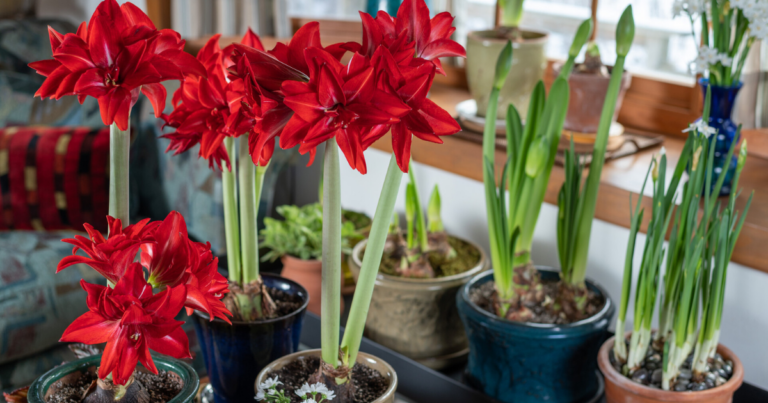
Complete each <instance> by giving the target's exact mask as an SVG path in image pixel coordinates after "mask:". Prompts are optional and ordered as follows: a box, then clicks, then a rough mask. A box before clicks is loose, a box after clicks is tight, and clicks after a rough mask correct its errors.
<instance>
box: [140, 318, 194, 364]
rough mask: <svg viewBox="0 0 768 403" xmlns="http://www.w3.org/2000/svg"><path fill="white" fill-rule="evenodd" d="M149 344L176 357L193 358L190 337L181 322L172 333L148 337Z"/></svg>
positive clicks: (160, 351)
mask: <svg viewBox="0 0 768 403" xmlns="http://www.w3.org/2000/svg"><path fill="white" fill-rule="evenodd" d="M147 345H148V346H149V348H151V349H152V350H155V351H157V352H158V353H160V354H165V355H169V356H171V357H174V358H192V353H190V352H189V339H188V338H187V334H186V333H184V330H183V329H182V328H181V322H179V326H178V327H177V328H176V330H174V331H172V332H171V333H170V334H167V335H165V336H163V337H148V338H147Z"/></svg>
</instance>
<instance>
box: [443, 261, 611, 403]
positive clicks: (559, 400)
mask: <svg viewBox="0 0 768 403" xmlns="http://www.w3.org/2000/svg"><path fill="white" fill-rule="evenodd" d="M539 272H540V273H541V275H542V279H550V280H557V279H558V278H559V272H557V271H554V270H550V269H543V268H539ZM488 281H493V271H491V270H488V271H486V272H483V273H480V274H478V275H477V276H475V278H473V279H472V280H470V281H469V282H468V283H467V284H466V285H464V287H463V288H462V289H461V291H460V292H459V293H458V294H457V295H456V301H457V304H458V308H459V316H460V317H461V320H462V321H463V322H464V328H465V330H466V331H467V337H468V338H469V363H468V365H467V372H466V376H467V380H468V381H469V383H470V384H472V385H473V386H475V387H476V388H478V389H480V390H481V391H482V392H483V393H485V394H487V395H490V396H493V397H495V398H496V399H499V400H501V401H502V402H515V403H524V402H544V401H546V402H551V403H565V402H568V403H575V402H582V401H585V400H589V399H590V397H592V396H594V395H595V394H596V393H597V391H598V387H599V381H598V379H597V376H596V374H595V370H596V369H597V353H598V351H599V350H600V346H601V345H602V343H603V342H604V341H605V340H606V339H607V338H608V333H607V329H608V324H609V322H610V321H611V318H612V316H613V311H614V309H615V308H614V305H613V303H612V302H611V299H610V298H609V297H608V294H607V293H606V292H605V290H604V289H602V288H601V287H600V286H598V285H597V284H595V283H593V282H591V281H589V280H587V286H588V287H589V288H590V289H591V290H592V291H594V292H596V293H598V294H601V295H602V296H604V297H605V301H606V303H605V306H604V307H603V309H602V310H601V311H600V312H598V313H597V314H596V315H594V316H592V317H591V318H588V319H585V320H582V321H579V322H575V323H572V324H569V325H546V324H537V323H518V322H511V321H508V320H505V319H501V318H499V317H497V316H496V315H494V314H492V313H490V312H488V311H485V310H483V309H482V308H480V307H479V306H477V305H476V304H474V303H473V302H472V301H470V298H469V291H470V290H471V289H474V288H476V287H478V286H480V285H482V284H484V283H486V282H488Z"/></svg>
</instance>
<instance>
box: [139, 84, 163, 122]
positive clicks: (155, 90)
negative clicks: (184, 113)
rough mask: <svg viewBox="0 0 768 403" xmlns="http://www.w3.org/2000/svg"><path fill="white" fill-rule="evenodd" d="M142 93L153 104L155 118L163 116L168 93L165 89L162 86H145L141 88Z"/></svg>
mask: <svg viewBox="0 0 768 403" xmlns="http://www.w3.org/2000/svg"><path fill="white" fill-rule="evenodd" d="M141 92H142V93H143V94H144V95H146V96H147V98H148V99H149V102H150V103H151V104H152V108H153V109H154V110H155V116H160V115H162V114H163V110H164V109H165V99H166V98H167V93H166V91H165V87H164V86H163V85H162V84H158V83H155V84H144V85H142V86H141Z"/></svg>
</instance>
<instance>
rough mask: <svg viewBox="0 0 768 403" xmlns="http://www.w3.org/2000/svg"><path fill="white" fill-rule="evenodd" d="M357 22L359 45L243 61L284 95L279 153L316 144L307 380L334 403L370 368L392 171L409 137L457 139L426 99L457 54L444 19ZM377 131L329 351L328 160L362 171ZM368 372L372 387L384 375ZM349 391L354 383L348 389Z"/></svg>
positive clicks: (332, 262)
mask: <svg viewBox="0 0 768 403" xmlns="http://www.w3.org/2000/svg"><path fill="white" fill-rule="evenodd" d="M360 16H361V18H362V20H363V31H364V35H363V38H364V40H363V43H362V45H361V44H357V43H346V44H341V45H332V46H331V47H329V48H326V49H325V50H324V49H321V48H319V47H318V46H320V45H319V43H320V41H319V37H317V38H316V40H315V42H312V43H307V46H305V47H304V48H302V49H300V50H299V53H298V57H296V56H297V55H296V53H294V59H290V58H288V63H287V64H286V63H283V62H281V61H279V60H278V59H277V58H275V57H272V56H270V55H269V54H268V53H265V52H259V51H248V53H247V54H246V57H247V58H248V59H250V60H252V62H258V63H259V66H260V67H263V68H260V69H258V71H256V70H255V69H254V71H253V72H254V75H253V76H252V77H253V79H254V82H255V83H257V84H258V85H259V86H273V85H274V86H273V87H272V88H276V87H278V86H277V84H280V85H279V88H280V89H281V91H280V95H283V96H284V97H283V98H281V99H280V102H282V104H280V106H277V107H282V108H286V109H288V114H289V115H290V120H289V122H288V123H287V124H286V126H285V127H284V128H283V130H282V131H281V132H279V133H274V134H273V136H274V135H277V134H279V135H280V145H281V147H292V146H295V145H299V151H300V152H301V153H311V154H313V155H314V153H315V148H316V147H317V146H318V145H320V144H322V143H323V142H324V143H325V157H324V169H323V187H324V190H323V255H322V260H323V283H322V285H323V292H322V305H321V311H322V316H321V346H322V349H321V351H320V352H319V353H320V360H317V364H314V365H316V366H317V369H316V370H315V371H316V372H315V373H314V374H312V375H311V376H309V378H310V379H311V382H312V383H316V382H322V383H324V384H325V385H326V387H328V388H329V389H330V390H332V391H333V392H334V394H335V396H336V397H335V398H334V401H342V402H348V401H351V400H352V398H353V395H354V393H355V391H354V387H353V386H352V385H353V383H352V380H351V378H353V377H356V375H355V371H356V368H361V370H363V371H366V369H365V368H366V367H368V368H369V369H370V366H368V364H367V362H368V361H369V360H368V359H366V357H365V356H363V355H361V354H359V349H360V342H361V340H362V337H363V328H364V325H365V318H366V316H367V314H368V308H369V305H370V300H371V294H372V293H373V287H374V283H375V280H376V274H377V272H378V268H379V264H380V262H381V256H382V253H383V249H384V243H385V241H386V236H387V232H388V231H387V230H388V227H389V222H390V219H391V217H392V213H393V210H394V204H395V199H396V197H397V190H398V188H399V185H400V180H401V178H402V173H403V172H407V171H408V162H409V160H410V143H411V140H412V136H413V135H416V136H417V137H419V138H422V139H425V140H428V141H432V142H437V143H440V142H441V140H440V136H444V135H449V134H453V133H456V132H457V131H459V126H458V124H457V123H456V121H455V120H453V118H452V117H451V116H450V115H449V114H448V113H447V112H446V111H444V110H442V109H441V108H440V107H438V106H437V105H435V104H434V103H433V102H432V101H430V100H429V99H427V98H426V95H427V92H428V90H429V87H430V85H431V83H432V80H433V78H434V75H435V73H436V71H437V70H438V69H439V67H440V64H439V62H438V61H437V60H436V59H437V58H438V57H442V56H447V55H457V54H458V55H461V56H463V53H464V52H463V48H461V46H459V45H458V44H456V43H455V42H453V41H451V40H449V39H448V38H447V37H448V35H450V33H451V32H452V31H453V28H452V27H451V22H452V20H453V17H451V16H450V14H448V13H441V14H438V15H437V16H435V17H434V18H433V19H431V20H430V19H429V10H428V9H427V6H426V4H425V3H424V1H423V0H406V1H404V2H403V4H402V5H401V6H400V8H399V10H398V13H397V16H396V17H392V16H390V15H388V14H386V13H384V12H379V13H378V15H377V17H376V18H375V19H374V18H373V17H371V16H370V15H368V14H365V13H361V14H360ZM308 25H314V26H316V25H317V23H316V22H311V23H309V24H308ZM295 39H296V36H294V40H295ZM236 46H237V45H236ZM240 48H242V47H240V46H237V47H236V49H240ZM339 49H342V50H352V51H353V52H355V53H354V54H353V55H352V58H351V59H350V61H349V63H348V64H347V65H346V66H345V65H342V64H341V63H340V62H339V61H338V58H337V57H341V54H342V53H343V51H342V52H337V51H338V50H339ZM274 53H275V55H276V56H277V57H278V58H279V55H281V54H285V53H287V54H288V55H289V56H290V55H291V53H289V52H285V53H283V50H282V49H277V50H276V51H274ZM302 56H303V57H302ZM292 66H296V67H292ZM262 84H263V85H262ZM387 131H391V133H392V141H393V149H394V152H393V155H392V158H391V160H390V164H389V168H388V170H387V174H386V177H385V179H384V185H383V187H382V192H381V195H380V200H379V203H378V205H377V208H376V213H375V215H374V219H373V224H372V226H371V231H370V236H369V241H368V253H366V255H365V257H364V259H363V262H362V268H361V270H360V277H359V279H358V283H357V288H356V290H355V295H354V298H353V300H352V306H351V309H350V314H349V319H348V321H347V326H346V330H345V333H344V337H343V339H342V341H341V343H339V323H340V317H339V316H340V314H339V287H340V280H341V222H342V221H341V204H340V198H341V183H340V179H339V178H340V170H339V154H338V152H339V149H341V150H342V152H343V154H344V156H345V158H346V160H347V162H348V163H349V164H350V166H351V167H352V168H353V169H356V170H358V171H360V172H361V173H365V172H366V164H365V158H364V154H363V151H364V150H365V149H366V148H367V147H368V146H370V145H371V144H372V143H373V142H374V141H375V140H377V139H378V138H380V137H381V136H383V135H384V134H385V133H386V132H387ZM317 354H318V352H317V351H314V352H313V351H309V352H302V354H300V355H297V356H293V357H290V358H286V359H283V360H279V361H278V362H276V363H275V364H280V365H281V366H282V365H284V364H283V363H285V362H286V361H290V360H293V361H296V360H299V359H301V360H307V359H309V358H310V357H311V356H312V355H315V356H317ZM301 357H303V358H301ZM379 361H380V360H379ZM305 362H306V361H305ZM355 364H362V365H355ZM369 369H368V370H367V371H369ZM377 373H378V377H379V378H378V379H381V377H386V376H387V374H382V373H380V372H377ZM267 377H271V375H270V374H269V371H267V370H264V371H262V372H261V374H259V378H258V382H263V381H264V380H266V379H267ZM367 379H371V378H370V377H368V378H367ZM395 379H396V378H391V380H390V381H388V382H391V383H390V385H388V387H389V388H390V389H391V390H392V391H393V389H394V387H395V385H393V383H394V382H395ZM361 380H365V379H361ZM382 382H387V381H382ZM379 384H381V383H379ZM357 387H361V385H360V384H359V383H358V385H357ZM286 393H290V391H289V392H286ZM381 393H383V394H380V396H379V397H378V398H377V399H375V401H393V399H394V396H393V395H394V393H390V392H387V391H384V392H381ZM337 399H338V400H337Z"/></svg>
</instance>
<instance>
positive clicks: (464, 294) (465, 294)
mask: <svg viewBox="0 0 768 403" xmlns="http://www.w3.org/2000/svg"><path fill="white" fill-rule="evenodd" d="M535 267H536V270H538V271H543V272H554V273H557V274H558V275H559V274H560V271H559V270H556V269H554V268H552V267H548V266H538V265H536V266H535ZM492 275H493V269H488V270H486V271H484V272H482V273H479V274H478V275H476V276H475V277H473V278H472V279H471V280H469V281H468V282H467V283H466V284H464V287H462V288H461V291H459V295H461V298H462V299H464V302H466V304H467V305H468V306H470V307H471V308H472V309H473V310H475V311H476V312H478V313H480V314H481V315H483V316H484V317H485V318H486V319H488V320H490V321H492V322H494V323H498V324H503V325H505V326H518V327H521V328H532V329H542V330H549V329H552V330H555V329H556V330H561V331H565V330H568V329H575V328H579V327H583V326H586V325H592V324H594V323H596V322H598V321H600V320H603V319H604V318H605V317H606V316H607V315H608V313H609V312H610V311H611V309H613V301H611V298H610V296H609V295H608V292H607V291H606V290H605V288H603V287H602V286H601V285H600V284H598V283H596V282H595V281H594V280H591V279H589V278H586V279H585V281H586V282H587V284H588V285H591V286H592V287H594V288H596V289H597V290H598V291H600V294H601V295H602V296H603V298H604V299H605V304H603V308H602V309H600V311H598V312H597V313H595V314H594V315H592V316H590V317H588V318H586V319H582V320H579V321H576V322H573V323H567V324H553V323H531V322H516V321H511V320H508V319H503V318H499V317H498V316H496V315H494V314H492V313H491V312H488V311H486V310H485V309H483V308H480V307H479V306H478V305H477V304H475V303H474V302H472V300H471V299H470V298H469V290H470V289H471V288H472V287H474V286H475V285H476V284H477V283H478V282H479V281H480V280H482V279H484V278H485V277H488V276H492ZM491 281H493V280H491Z"/></svg>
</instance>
